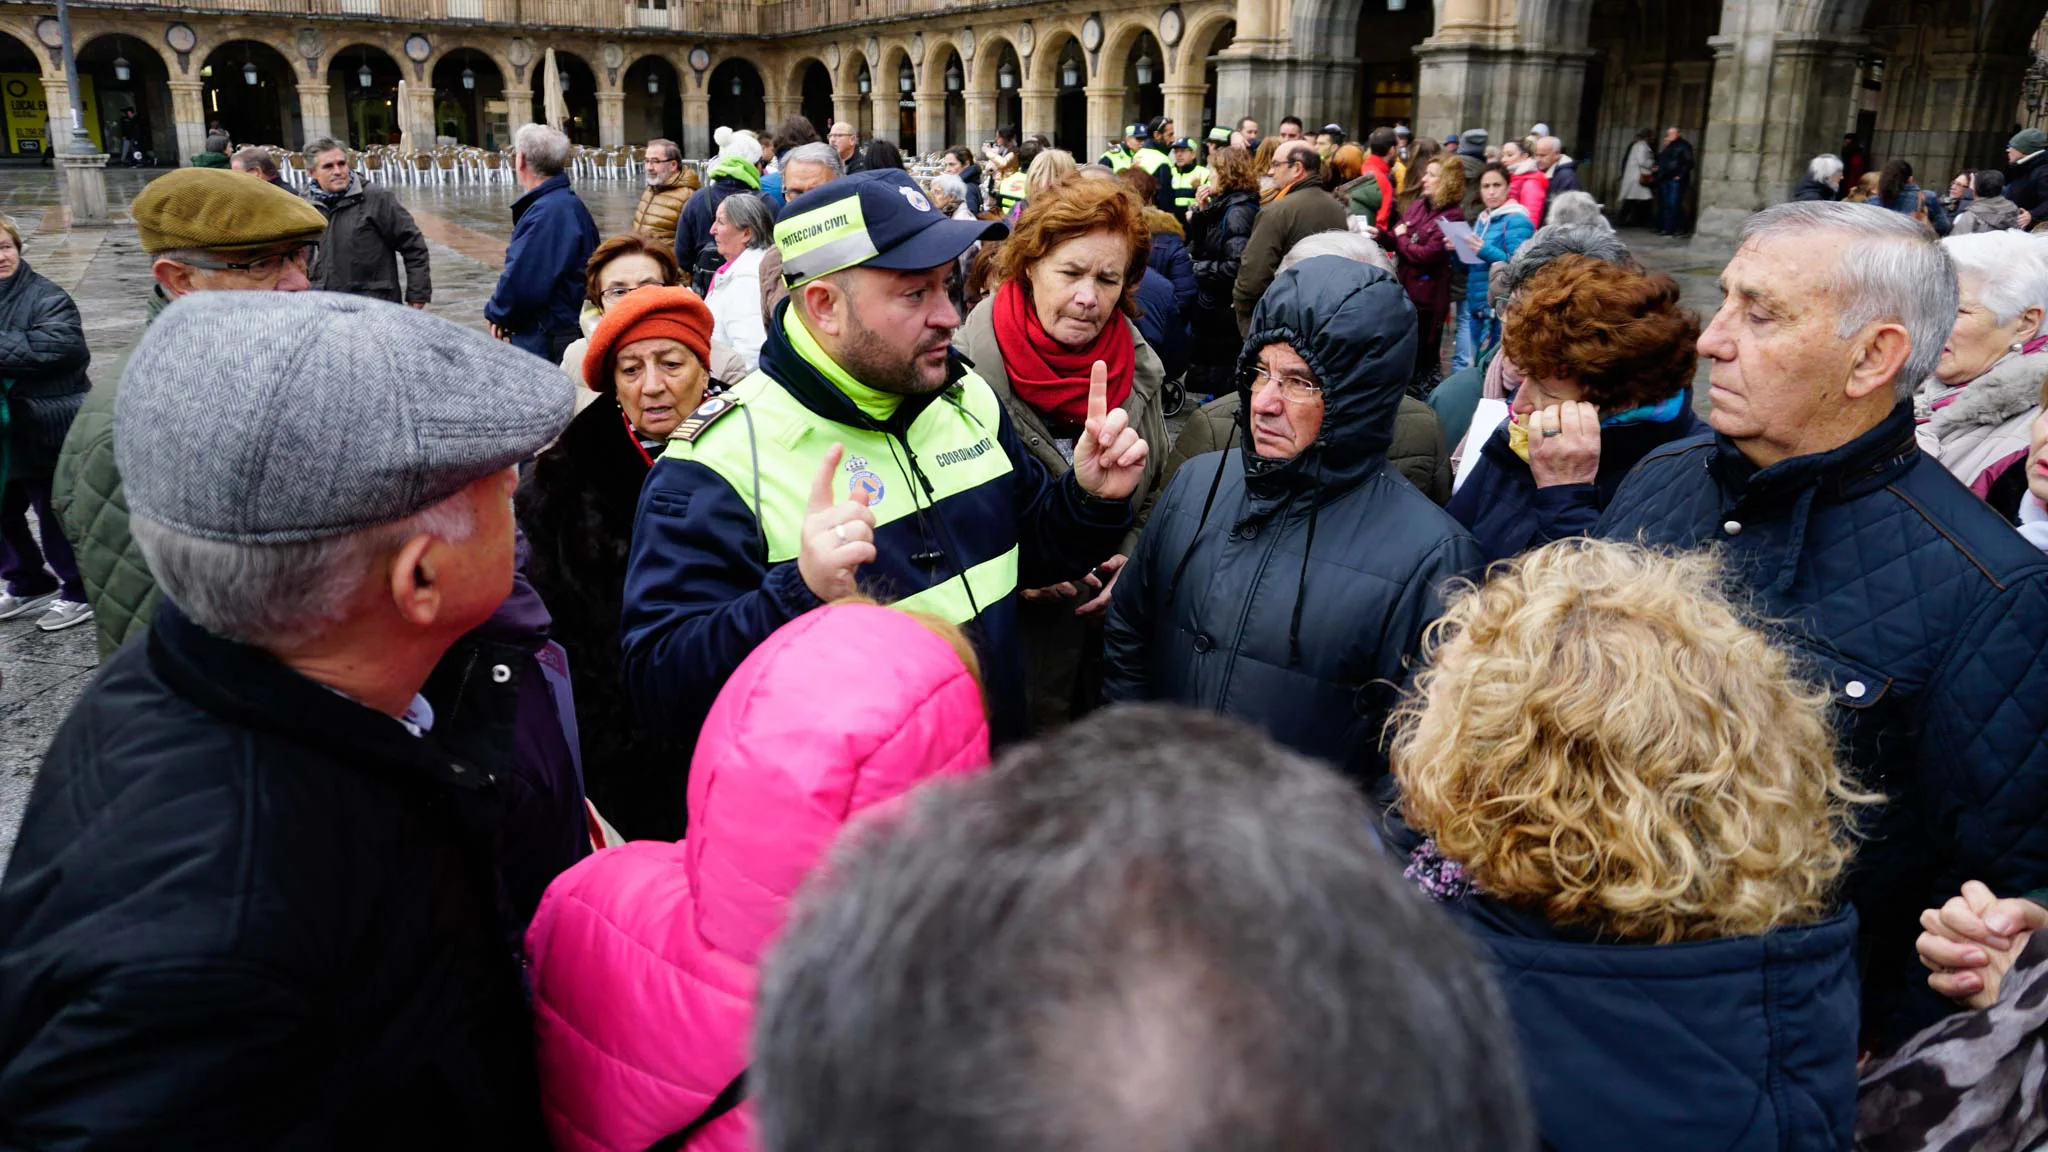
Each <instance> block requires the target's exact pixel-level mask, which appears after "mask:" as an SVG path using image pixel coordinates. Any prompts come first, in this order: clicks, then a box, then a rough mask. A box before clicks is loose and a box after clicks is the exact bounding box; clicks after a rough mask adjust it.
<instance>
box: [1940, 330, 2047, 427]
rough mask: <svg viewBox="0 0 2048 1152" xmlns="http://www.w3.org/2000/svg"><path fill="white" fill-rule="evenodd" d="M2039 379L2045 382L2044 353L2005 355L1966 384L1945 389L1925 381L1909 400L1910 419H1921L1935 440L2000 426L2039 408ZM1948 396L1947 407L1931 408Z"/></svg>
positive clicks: (2012, 353)
mask: <svg viewBox="0 0 2048 1152" xmlns="http://www.w3.org/2000/svg"><path fill="white" fill-rule="evenodd" d="M2043 378H2048V351H2044V352H2036V353H2034V354H2032V355H2028V354H2026V353H2023V352H2009V353H2007V354H2006V355H2005V356H2003V357H2001V358H2000V359H1999V360H1998V362H1997V363H1995V364H1993V365H1992V366H1991V367H1990V368H1988V369H1986V370H1985V372H1984V374H1983V375H1982V376H1979V377H1977V378H1976V379H1975V380H1972V381H1970V382H1969V383H1968V384H1963V385H1959V386H1957V387H1954V388H1947V387H1943V386H1942V385H1941V384H1940V383H1939V382H1938V381H1935V380H1932V379H1930V380H1928V381H1927V383H1926V384H1923V385H1921V388H1920V394H1919V395H1918V396H1915V397H1914V398H1913V408H1914V415H1915V416H1916V417H1923V418H1925V419H1926V420H1927V422H1928V425H1929V427H1930V428H1931V429H1932V430H1933V431H1934V434H1935V436H1937V437H1945V436H1946V435H1948V434H1950V433H1952V432H1956V431H1961V430H1962V429H1965V428H1972V427H1980V426H1991V425H1998V424H2003V423H2005V422H2006V421H2008V420H2010V419H2012V418H2013V417H2015V416H2018V415H2021V414H2023V413H2026V412H2029V411H2032V410H2033V409H2034V408H2035V407H2037V406H2039V405H2040V403H2041V382H2042V380H2043ZM1951 396H1952V397H1954V399H1952V400H1949V402H1948V403H1947V404H1944V405H1942V406H1941V407H1940V408H1936V407H1934V405H1935V404H1936V403H1938V402H1939V401H1941V400H1943V399H1946V398H1948V397H1951Z"/></svg>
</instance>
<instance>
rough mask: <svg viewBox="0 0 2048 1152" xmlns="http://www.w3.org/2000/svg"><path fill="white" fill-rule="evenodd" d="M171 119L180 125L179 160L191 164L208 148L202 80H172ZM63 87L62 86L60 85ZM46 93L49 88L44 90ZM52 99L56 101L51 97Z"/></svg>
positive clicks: (181, 162) (180, 162)
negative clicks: (201, 92)
mask: <svg viewBox="0 0 2048 1152" xmlns="http://www.w3.org/2000/svg"><path fill="white" fill-rule="evenodd" d="M169 83H170V86H171V119H172V120H174V121H175V122H176V123H177V125H178V160H177V162H178V163H179V164H181V165H183V164H190V163H191V162H192V157H193V156H195V155H197V154H198V153H199V152H201V151H202V150H204V149H205V147H206V104H205V102H204V100H203V99H202V98H201V96H200V89H201V88H202V87H203V85H204V82H203V81H201V80H197V79H193V80H172V81H170V82H169ZM60 87H61V85H60ZM44 90H45V91H46V92H47V91H49V89H48V88H45V89H44ZM50 99H52V100H54V99H56V97H55V96H51V97H50Z"/></svg>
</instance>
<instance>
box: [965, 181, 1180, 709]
mask: <svg viewBox="0 0 2048 1152" xmlns="http://www.w3.org/2000/svg"><path fill="white" fill-rule="evenodd" d="M1144 208H1145V206H1144V204H1143V203H1141V202H1140V201H1139V199H1138V197H1137V194H1136V193H1134V192H1132V191H1131V190H1130V188H1129V186H1127V185H1125V184H1123V183H1121V182H1119V181H1116V180H1113V179H1109V178H1107V175H1106V174H1105V175H1104V176H1103V177H1098V178H1090V177H1088V176H1086V175H1082V174H1076V175H1074V176H1070V177H1067V178H1066V179H1063V180H1061V181H1060V182H1059V183H1057V184H1054V185H1052V186H1051V187H1049V188H1045V189H1043V190H1041V191H1038V192H1034V193H1033V194H1032V196H1031V200H1030V203H1029V205H1028V206H1027V207H1026V208H1025V210H1024V213H1023V215H1022V216H1020V217H1019V218H1018V220H1017V227H1016V230H1015V231H1013V232H1012V233H1011V234H1010V238H1009V240H1008V241H1006V242H1005V243H1004V244H1003V247H1002V252H1001V253H1000V255H998V256H997V260H998V264H997V268H996V272H997V277H998V279H999V281H1000V284H999V286H998V287H997V288H996V291H995V295H993V296H991V297H989V298H988V299H987V300H984V301H982V303H981V305H980V306H979V307H977V308H975V310H974V312H973V314H971V315H969V316H968V317H967V323H966V326H965V327H963V328H962V329H961V330H960V337H959V339H960V350H961V351H962V352H964V353H965V354H966V355H967V358H968V359H969V360H972V361H973V362H974V366H975V371H977V372H978V373H980V374H981V376H982V378H983V379H985V380H987V381H988V383H989V386H990V387H992V388H994V389H995V392H996V395H997V396H1000V397H1002V400H1003V405H1004V407H1006V408H1008V409H1009V412H1010V419H1011V420H1012V421H1014V422H1015V423H1016V426H1017V435H1018V437H1019V438H1020V439H1022V440H1023V441H1024V446H1025V447H1026V448H1029V449H1030V450H1031V452H1032V454H1033V455H1035V456H1037V457H1038V458H1039V459H1040V460H1041V461H1043V462H1044V463H1045V466H1046V468H1047V469H1048V470H1049V471H1051V472H1052V473H1053V474H1054V475H1058V474H1059V473H1061V472H1065V471H1066V470H1067V469H1068V468H1070V467H1072V456H1073V451H1074V440H1075V438H1076V437H1078V436H1079V435H1080V434H1081V425H1082V422H1083V421H1084V420H1085V419H1086V418H1087V415H1088V381H1089V374H1090V372H1091V371H1092V370H1093V368H1094V365H1095V364H1096V363H1098V362H1100V363H1101V364H1103V365H1105V366H1106V368H1107V370H1108V378H1109V402H1110V404H1111V405H1112V406H1115V407H1120V408H1122V409H1124V411H1126V412H1127V413H1129V414H1130V419H1131V426H1132V427H1133V428H1136V429H1137V430H1138V434H1139V435H1140V436H1143V437H1144V438H1145V442H1146V443H1148V444H1167V443H1170V442H1171V440H1170V438H1169V437H1168V435H1167V431H1166V416H1165V413H1164V411H1163V410H1162V409H1161V407H1160V392H1161V390H1162V386H1163V385H1164V383H1165V376H1166V372H1165V369H1164V367H1163V366H1162V365H1161V363H1160V360H1159V356H1158V355H1157V354H1156V353H1155V352H1154V351H1153V350H1152V348H1151V346H1150V345H1148V344H1147V343H1146V342H1145V338H1144V337H1143V336H1142V335H1140V334H1139V332H1138V328H1137V325H1136V324H1134V323H1132V320H1133V318H1134V317H1135V316H1136V315H1137V313H1138V305H1137V300H1138V297H1137V292H1138V282H1139V281H1140V280H1141V279H1142V278H1143V277H1144V274H1145V263H1146V258H1147V256H1148V255H1149V254H1150V251H1151V244H1152V237H1151V231H1150V229H1149V227H1148V226H1147V225H1146V223H1145V218H1144ZM1164 459H1165V453H1163V452H1162V453H1158V454H1157V455H1156V456H1155V457H1154V458H1152V459H1148V460H1147V461H1146V465H1145V480H1144V482H1143V483H1142V484H1140V485H1139V487H1138V490H1137V491H1136V492H1134V493H1132V494H1131V500H1132V503H1133V504H1134V505H1136V506H1137V507H1140V508H1142V507H1144V506H1145V504H1146V502H1147V500H1148V499H1149V498H1150V496H1151V494H1152V487H1153V485H1155V484H1156V483H1158V477H1159V465H1160V462H1161V461H1163V460H1164ZM1123 561H1124V557H1122V556H1106V557H1104V558H1103V564H1102V567H1103V568H1104V569H1107V570H1108V572H1109V573H1110V575H1111V576H1112V580H1110V581H1096V580H1095V578H1094V577H1092V576H1091V577H1090V578H1089V580H1088V581H1086V582H1084V583H1085V586H1075V585H1065V584H1062V585H1055V586H1054V587H1052V588H1041V589H1034V590H1027V591H1026V592H1025V593H1024V600H1025V603H1024V604H1023V607H1022V611H1023V616H1024V620H1023V627H1022V629H1021V631H1022V633H1023V635H1024V637H1025V657H1026V660H1027V661H1028V662H1029V665H1030V670H1031V671H1030V683H1029V687H1028V699H1027V704H1028V705H1029V708H1030V713H1031V722H1032V726H1033V727H1034V729H1041V730H1042V729H1045V728H1049V727H1052V726H1054V725H1056V724H1060V723H1064V722H1065V721H1066V720H1068V719H1070V718H1072V717H1073V716H1076V715H1079V714H1080V713H1082V712H1084V711H1086V710H1087V708H1088V707H1089V706H1091V705H1092V704H1093V702H1094V700H1095V696H1096V691H1095V676H1094V672H1093V670H1094V669H1095V668H1096V667H1097V666H1098V664H1099V653H1100V650H1101V631H1100V620H1101V614H1102V612H1103V611H1104V610H1105V609H1107V608H1108V607H1109V588H1108V586H1107V585H1108V584H1109V583H1111V582H1113V577H1114V574H1115V572H1116V571H1117V570H1118V569H1120V568H1122V567H1123Z"/></svg>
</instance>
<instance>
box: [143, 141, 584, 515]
mask: <svg viewBox="0 0 2048 1152" xmlns="http://www.w3.org/2000/svg"><path fill="white" fill-rule="evenodd" d="M237 179H239V180H242V181H244V182H246V183H249V184H259V183H260V182H259V181H255V180H251V179H249V178H248V177H247V176H238V177H237ZM574 406H575V389H574V385H572V384H571V383H570V382H569V378H568V377H566V376H564V375H562V370H561V369H559V368H557V367H555V366H554V365H553V364H550V363H548V362H547V361H545V360H543V359H541V358H539V357H537V356H534V355H532V354H531V353H527V352H522V351H520V350H519V349H517V348H514V347H512V346H511V345H509V344H501V343H499V342H498V341H495V340H492V339H490V338H488V337H486V336H484V335H483V334H481V333H478V332H472V331H470V330H469V329H467V328H463V327H461V326H459V325H456V324H452V323H450V322H448V321H446V320H442V319H439V318H437V317H433V316H429V315H427V314H426V313H424V312H419V311H415V310H414V309H411V308H407V307H404V306H403V305H399V304H387V303H384V302H383V301H380V300H367V299H364V298H362V297H360V296H343V295H338V294H334V293H328V292H197V293H193V294H192V295H189V296H184V297H180V298H179V299H177V300H175V301H173V302H172V303H171V306H170V307H168V308H166V309H164V311H163V314H162V315H160V316H158V317H157V319H156V322H155V323H153V324H151V325H150V326H149V328H148V330H147V331H146V332H144V334H143V337H142V342H141V343H140V344H138V345H137V346H136V348H135V353H134V355H132V356H131V357H129V360H128V367H127V370H126V371H125V372H123V373H122V376H121V391H120V395H119V396H118V397H117V398H116V400H115V406H114V428H115V437H114V462H115V464H116V465H117V466H118V467H119V469H120V472H121V480H122V484H123V485H124V487H125V488H126V490H127V494H128V507H129V509H130V510H131V511H133V512H134V513H135V514H136V515H138V516H146V517H148V518H149V519H151V520H154V521H156V522H158V523H160V524H163V525H165V526H167V527H170V528H173V529H176V530H177V531H179V532H183V533H185V534H187V535H191V536H198V537H201V538H203V539H207V540H220V541H226V542H230V543H240V544H288V543H294V542H298V541H306V540H320V539H325V538H328V537H332V536H343V535H347V534H349V533H352V532H357V531H361V530H362V529H365V528H373V527H376V526H377V525H380V524H390V523H393V522H395V521H399V520H403V519H405V518H406V517H408V516H412V515H414V514H416V513H419V512H422V511H424V510H426V509H427V508H429V507H431V506H433V505H435V504H437V503H439V502H441V501H442V500H445V499H447V498H448V497H450V496H453V495H454V494H455V493H457V492H459V491H461V490H462V489H463V488H464V487H467V486H468V485H469V484H471V483H473V482H475V481H477V480H479V479H481V478H483V477H485V476H488V475H490V474H491V473H493V472H496V471H499V470H501V469H504V468H508V467H510V466H512V465H513V464H516V463H518V462H519V461H521V460H524V459H526V458H528V457H530V456H532V455H533V454H534V453H536V452H538V451H540V449H541V448H542V447H544V446H546V445H547V443H548V442H549V441H551V440H553V439H555V437H556V436H558V435H560V434H561V431H562V429H563V428H564V427H565V426H567V424H568V423H569V417H570V415H571V413H572V411H573V409H574Z"/></svg>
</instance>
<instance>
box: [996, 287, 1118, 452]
mask: <svg viewBox="0 0 2048 1152" xmlns="http://www.w3.org/2000/svg"><path fill="white" fill-rule="evenodd" d="M994 319H995V326H996V347H997V348H999V349H1001V350H1002V353H1003V370H1004V371H1005V372H1008V373H1009V375H1010V388H1011V390H1012V391H1014V392H1016V393H1017V397H1018V399H1020V400H1022V401H1024V402H1025V403H1026V404H1029V405H1031V407H1032V409H1033V410H1034V411H1037V412H1042V413H1044V414H1045V415H1047V416H1051V417H1053V418H1055V419H1058V420H1064V421H1066V422H1067V423H1069V424H1086V423H1087V422H1088V377H1089V374H1090V373H1091V372H1092V371H1094V368H1095V362H1096V361H1097V360H1100V361H1102V362H1103V363H1104V364H1105V365H1107V366H1108V367H1109V406H1110V407H1111V408H1120V407H1122V406H1123V402H1124V401H1126V400H1128V399H1130V398H1131V382H1132V379H1133V377H1134V376H1135V375H1136V373H1137V368H1138V350H1137V345H1135V344H1133V343H1132V342H1131V326H1130V325H1129V324H1127V323H1125V322H1124V317H1123V313H1122V312H1121V311H1118V312H1117V314H1115V315H1113V316H1111V317H1110V318H1109V323H1107V324H1104V325H1103V326H1102V333H1101V335H1099V336H1097V337H1096V338H1095V343H1093V344H1090V345H1089V346H1088V347H1086V348H1083V349H1081V350H1080V351H1078V352H1071V351H1068V350H1067V348H1066V346H1065V345H1063V344H1060V343H1059V342H1058V341H1056V340H1054V339H1053V338H1052V337H1050V336H1048V335H1046V334H1045V328H1044V327H1043V326H1042V325H1040V324H1039V322H1038V310H1037V309H1036V308H1033V307H1032V306H1031V301H1030V299H1029V298H1027V297H1026V296H1025V294H1024V290H1023V289H1022V288H1020V287H1018V285H1017V283H1016V282H1015V281H1005V282H1004V283H1003V286H1002V287H1000V288H997V289H996V306H995V316H994Z"/></svg>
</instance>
